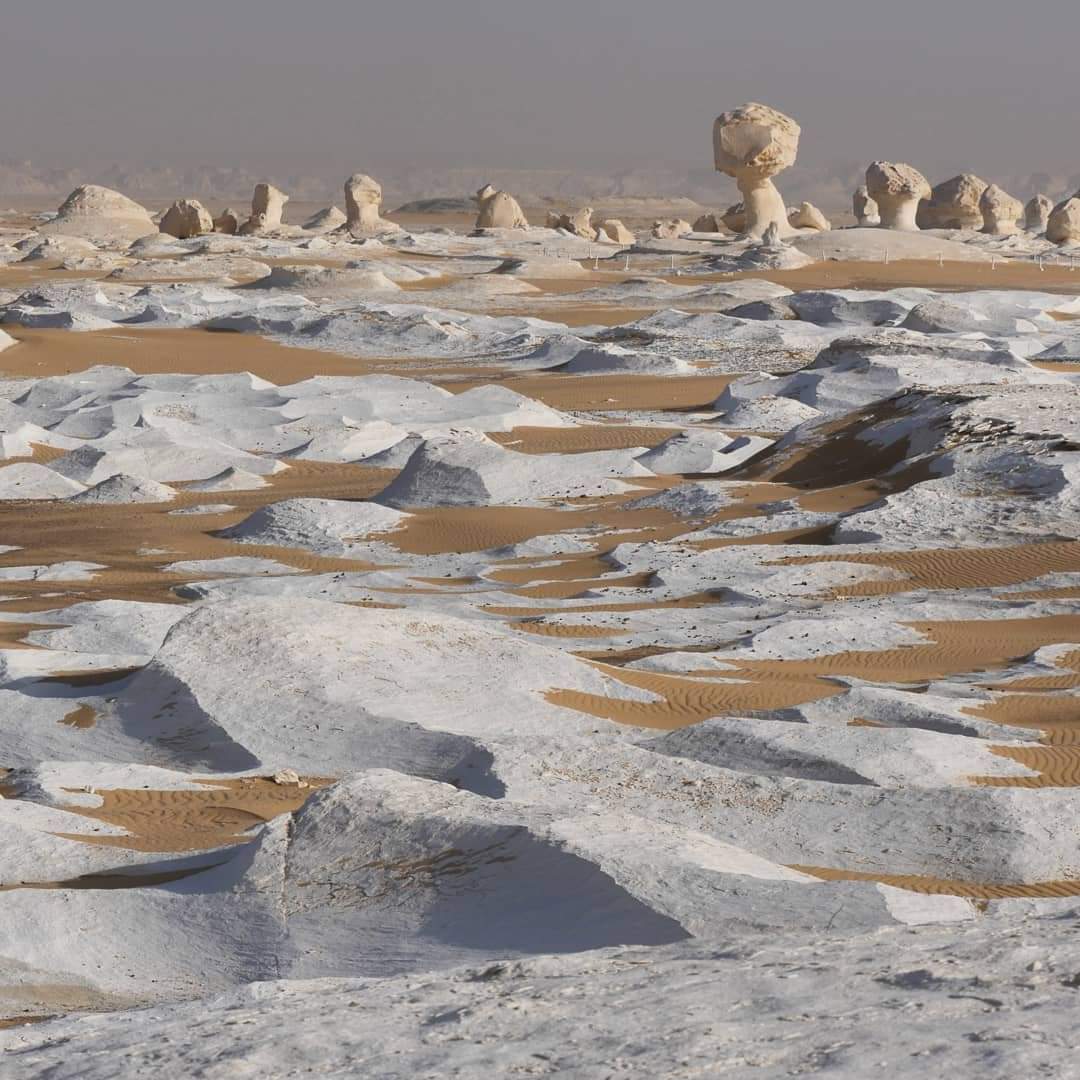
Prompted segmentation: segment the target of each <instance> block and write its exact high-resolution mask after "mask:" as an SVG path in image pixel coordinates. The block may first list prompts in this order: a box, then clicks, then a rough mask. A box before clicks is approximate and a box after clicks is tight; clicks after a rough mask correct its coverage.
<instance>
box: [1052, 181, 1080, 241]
mask: <svg viewBox="0 0 1080 1080" xmlns="http://www.w3.org/2000/svg"><path fill="white" fill-rule="evenodd" d="M1046 239H1047V240H1051V241H1053V243H1055V244H1068V243H1071V242H1075V241H1080V191H1078V192H1077V193H1076V194H1075V195H1074V196H1073V197H1072V198H1071V199H1065V200H1064V202H1059V203H1058V204H1057V206H1055V207H1054V209H1053V210H1051V211H1050V217H1049V219H1048V220H1047V222H1046Z"/></svg>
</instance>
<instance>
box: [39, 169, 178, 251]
mask: <svg viewBox="0 0 1080 1080" xmlns="http://www.w3.org/2000/svg"><path fill="white" fill-rule="evenodd" d="M38 231H39V232H42V233H44V234H46V235H54V236H55V235H62V236H77V237H80V238H81V239H83V240H92V241H94V243H97V244H108V243H110V242H113V243H131V242H132V241H133V240H138V239H139V238H140V237H142V236H149V235H150V234H152V233H156V232H157V231H158V227H157V225H156V224H155V223H154V219H153V218H152V217H151V216H150V213H149V211H148V210H147V209H146V207H145V206H140V205H139V204H138V203H137V202H135V200H134V199H129V198H128V197H127V196H126V195H121V194H120V192H119V191H113V190H112V189H111V188H107V187H101V186H100V185H98V184H84V185H83V186H82V187H79V188H76V189H75V190H74V191H73V192H72V193H71V194H70V195H69V196H68V197H67V198H66V199H65V200H64V202H63V203H62V205H61V206H60V209H59V211H58V212H57V214H56V217H54V218H53V219H52V220H51V221H47V222H45V223H44V224H43V225H42V226H41V227H40V228H39V229H38Z"/></svg>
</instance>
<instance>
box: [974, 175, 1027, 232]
mask: <svg viewBox="0 0 1080 1080" xmlns="http://www.w3.org/2000/svg"><path fill="white" fill-rule="evenodd" d="M979 210H980V211H981V213H982V220H983V224H982V231H983V232H984V233H989V234H990V235H991V236H1010V235H1011V234H1012V233H1015V232H1019V231H1020V226H1019V224H1018V222H1019V220H1020V218H1021V217H1022V216H1023V213H1024V206H1023V203H1021V202H1020V200H1019V199H1014V198H1013V197H1012V196H1011V195H1010V194H1009V193H1008V192H1007V191H1004V190H1003V189H1002V188H999V187H998V186H997V184H991V185H990V186H989V187H988V188H987V189H986V190H985V191H984V192H983V193H982V198H981V199H979Z"/></svg>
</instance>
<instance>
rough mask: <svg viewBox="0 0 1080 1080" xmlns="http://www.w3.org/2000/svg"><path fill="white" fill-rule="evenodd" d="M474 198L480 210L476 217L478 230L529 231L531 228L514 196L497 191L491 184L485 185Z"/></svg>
mask: <svg viewBox="0 0 1080 1080" xmlns="http://www.w3.org/2000/svg"><path fill="white" fill-rule="evenodd" d="M473 198H474V200H475V202H476V205H477V207H478V209H479V213H478V214H477V215H476V228H477V229H527V228H528V227H529V223H528V221H526V220H525V214H524V213H523V212H522V209H521V207H520V206H519V205H518V201H517V199H515V198H514V196H513V195H509V194H507V193H506V192H505V191H497V190H496V189H495V188H493V187H492V186H491V185H490V184H485V185H484V186H483V187H482V188H481V189H480V190H479V191H478V192H477V193H476V195H475V196H473Z"/></svg>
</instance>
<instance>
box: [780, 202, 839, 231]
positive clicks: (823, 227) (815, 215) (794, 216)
mask: <svg viewBox="0 0 1080 1080" xmlns="http://www.w3.org/2000/svg"><path fill="white" fill-rule="evenodd" d="M788 224H789V225H790V226H791V227H792V228H793V229H817V231H818V232H828V231H829V230H830V229H831V228H832V222H830V221H829V219H828V218H827V217H826V216H825V215H824V214H823V213H822V212H821V211H820V210H819V209H818V208H817V207H816V206H815V205H814V204H813V203H808V202H804V203H803V204H802V205H801V206H800V207H799V208H798V209H796V210H792V211H791V213H790V214H789V215H788Z"/></svg>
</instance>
